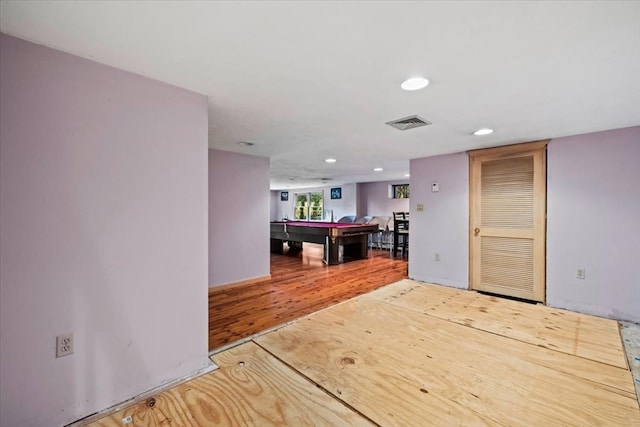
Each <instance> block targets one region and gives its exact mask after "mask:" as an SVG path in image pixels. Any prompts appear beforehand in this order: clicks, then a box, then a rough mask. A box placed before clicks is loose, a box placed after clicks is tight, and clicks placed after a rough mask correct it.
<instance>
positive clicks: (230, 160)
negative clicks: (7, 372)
mask: <svg viewBox="0 0 640 427" xmlns="http://www.w3.org/2000/svg"><path fill="white" fill-rule="evenodd" d="M269 212H270V194H269V159H268V158H266V157H256V156H247V155H244V154H235V153H230V152H226V151H220V150H209V286H210V287H213V286H219V285H224V284H228V283H235V282H239V281H243V280H248V279H253V278H256V277H264V276H268V275H269V270H270V265H269V263H270V255H269V221H268V220H267V218H269Z"/></svg>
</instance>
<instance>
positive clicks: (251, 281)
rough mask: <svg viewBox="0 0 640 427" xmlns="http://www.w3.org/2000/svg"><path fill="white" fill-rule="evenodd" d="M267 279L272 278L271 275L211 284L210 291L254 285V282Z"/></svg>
mask: <svg viewBox="0 0 640 427" xmlns="http://www.w3.org/2000/svg"><path fill="white" fill-rule="evenodd" d="M265 280H271V275H270V274H267V275H266V276H260V277H254V278H251V279H247V280H241V281H239V282H231V283H223V284H222V285H215V286H209V293H211V292H215V291H219V290H221V289H229V288H235V287H238V286H247V285H253V284H254V283H258V282H263V281H265Z"/></svg>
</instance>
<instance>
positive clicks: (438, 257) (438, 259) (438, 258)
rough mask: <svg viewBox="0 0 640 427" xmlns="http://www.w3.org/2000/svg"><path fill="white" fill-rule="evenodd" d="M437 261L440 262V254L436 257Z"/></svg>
mask: <svg viewBox="0 0 640 427" xmlns="http://www.w3.org/2000/svg"><path fill="white" fill-rule="evenodd" d="M434 258H435V260H436V261H440V254H439V253H436V256H435V257H434Z"/></svg>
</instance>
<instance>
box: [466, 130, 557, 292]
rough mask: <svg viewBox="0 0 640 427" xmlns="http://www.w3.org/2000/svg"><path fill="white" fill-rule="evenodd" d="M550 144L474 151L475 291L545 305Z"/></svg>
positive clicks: (472, 249)
mask: <svg viewBox="0 0 640 427" xmlns="http://www.w3.org/2000/svg"><path fill="white" fill-rule="evenodd" d="M546 145H547V141H541V142H535V143H528V144H518V145H515V146H508V147H498V148H493V149H486V150H476V151H471V152H469V156H470V159H471V160H470V177H471V179H470V187H471V189H470V209H471V212H470V237H469V239H470V279H471V288H472V289H476V290H481V291H487V292H492V293H496V294H501V295H509V296H514V297H518V298H525V299H529V300H533V301H540V302H544V299H545V213H546V168H545V160H546V156H545V153H546Z"/></svg>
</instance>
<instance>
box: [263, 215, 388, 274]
mask: <svg viewBox="0 0 640 427" xmlns="http://www.w3.org/2000/svg"><path fill="white" fill-rule="evenodd" d="M377 232H378V225H377V224H373V225H367V224H338V223H335V222H315V221H314V222H307V221H282V222H280V221H278V222H272V223H271V252H272V253H276V254H282V253H284V250H283V245H284V243H285V242H289V247H290V250H301V249H302V242H309V243H320V244H323V245H324V257H323V260H324V262H325V263H327V264H329V265H335V264H341V263H343V262H344V261H345V260H349V259H364V258H367V253H368V247H367V242H368V240H369V234H371V233H377Z"/></svg>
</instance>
